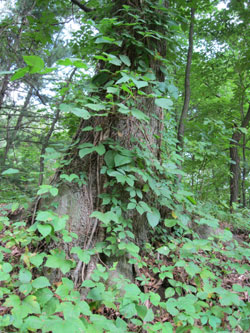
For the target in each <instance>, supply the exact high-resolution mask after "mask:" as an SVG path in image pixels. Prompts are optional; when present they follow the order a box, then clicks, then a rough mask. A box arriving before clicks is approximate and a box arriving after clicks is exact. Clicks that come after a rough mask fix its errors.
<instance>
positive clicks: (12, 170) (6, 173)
mask: <svg viewBox="0 0 250 333" xmlns="http://www.w3.org/2000/svg"><path fill="white" fill-rule="evenodd" d="M18 172H19V170H17V169H12V168H9V169H7V170H5V171H3V172H2V175H3V176H4V175H13V174H15V173H18Z"/></svg>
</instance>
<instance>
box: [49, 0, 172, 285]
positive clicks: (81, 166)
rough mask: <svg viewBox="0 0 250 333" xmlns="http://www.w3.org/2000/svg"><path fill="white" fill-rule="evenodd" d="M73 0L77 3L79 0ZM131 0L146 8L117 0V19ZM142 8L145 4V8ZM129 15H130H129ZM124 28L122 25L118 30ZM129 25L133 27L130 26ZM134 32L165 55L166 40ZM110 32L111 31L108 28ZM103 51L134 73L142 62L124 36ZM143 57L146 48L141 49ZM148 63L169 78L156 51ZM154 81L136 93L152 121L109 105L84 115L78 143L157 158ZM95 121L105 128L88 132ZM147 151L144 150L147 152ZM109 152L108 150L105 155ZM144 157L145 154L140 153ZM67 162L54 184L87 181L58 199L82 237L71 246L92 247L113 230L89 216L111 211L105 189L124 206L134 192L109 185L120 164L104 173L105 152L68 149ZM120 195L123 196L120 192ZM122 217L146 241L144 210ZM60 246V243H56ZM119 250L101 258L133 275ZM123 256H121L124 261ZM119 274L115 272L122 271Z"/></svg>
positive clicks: (83, 273)
mask: <svg viewBox="0 0 250 333" xmlns="http://www.w3.org/2000/svg"><path fill="white" fill-rule="evenodd" d="M74 3H76V2H75V1H74ZM126 4H128V5H129V6H130V7H132V10H134V9H135V10H137V9H140V8H141V3H140V1H133V2H131V1H124V2H122V3H121V2H119V1H116V2H114V4H113V9H112V13H116V15H117V16H118V19H121V20H122V19H123V17H122V16H121V15H123V14H124V11H123V7H124V5H126ZM141 10H143V9H141ZM130 20H133V19H131V16H130ZM116 29H117V34H119V33H120V34H121V35H122V33H123V31H124V30H123V29H124V28H123V27H121V28H119V27H117V28H116ZM119 29H120V30H119ZM127 29H129V28H127ZM130 33H131V34H134V36H133V37H134V38H135V39H136V40H137V41H140V43H141V44H142V43H143V44H144V46H145V47H147V48H151V50H153V51H154V52H155V51H157V50H158V52H159V53H160V54H161V55H162V56H163V57H164V55H165V52H166V45H165V42H164V40H163V41H162V40H161V41H158V42H157V44H156V42H155V40H153V39H150V38H144V37H141V36H140V35H137V32H136V31H135V30H133V28H131V29H130ZM106 34H107V32H106ZM104 51H105V52H106V53H109V54H123V55H126V57H128V58H129V59H130V61H131V66H130V69H131V72H132V71H133V70H135V68H136V61H138V59H137V57H138V55H137V54H136V48H135V46H134V45H133V44H131V43H130V41H127V40H123V44H122V47H121V48H120V47H118V46H116V45H112V46H110V45H108V46H106V45H104ZM138 54H139V56H141V53H140V52H139V51H138ZM147 57H148V59H149V64H148V67H149V68H150V70H151V72H154V73H155V75H156V78H157V80H158V81H163V80H164V74H163V72H162V71H161V68H162V67H161V66H162V63H161V62H160V61H156V60H155V58H154V56H152V55H150V56H148V55H147ZM97 67H98V68H100V73H102V72H103V71H104V70H105V71H107V72H110V73H111V76H110V77H112V79H113V78H116V77H117V75H118V77H117V79H118V78H119V76H120V70H122V69H123V68H122V67H121V68H119V66H113V65H110V64H106V63H103V62H100V63H99V64H98V65H97ZM152 89H153V86H150V85H149V86H148V87H146V88H144V93H145V96H146V97H145V96H143V94H141V95H140V94H137V95H136V96H135V97H136V98H133V103H134V104H135V105H134V106H133V107H134V108H135V109H136V110H140V112H142V113H143V114H144V115H145V116H146V117H148V119H150V120H149V123H148V124H147V125H146V123H145V122H144V126H143V125H142V122H140V121H139V120H138V119H137V118H136V117H134V116H133V115H131V114H130V115H123V114H121V113H119V112H118V111H117V110H116V109H114V110H110V111H109V112H108V114H107V115H105V116H103V117H102V116H100V113H99V116H95V117H91V118H90V119H89V120H82V121H81V122H80V124H79V128H78V131H77V133H76V134H75V136H74V137H73V144H75V146H76V144H77V145H78V147H79V145H82V144H86V143H88V144H90V145H93V146H95V147H97V146H98V145H100V144H102V145H104V146H105V148H106V153H108V152H110V154H112V152H115V153H118V152H119V149H121V147H122V149H124V150H126V151H127V153H128V154H129V152H131V153H132V152H134V151H135V150H136V149H137V148H138V149H139V147H140V148H141V147H144V149H145V147H147V149H148V150H149V151H150V152H151V154H152V157H154V158H156V159H157V157H158V156H159V150H160V146H159V144H160V141H159V131H160V130H162V119H163V116H162V115H163V110H162V108H161V107H158V106H156V104H155V101H154V99H153V98H152V97H148V95H149V94H150V93H151V92H152ZM106 94H107V93H106V89H104V88H103V87H102V86H100V87H99V88H98V93H97V96H98V97H99V99H100V100H101V101H102V100H105V98H106ZM117 98H120V101H121V103H123V104H126V102H127V100H129V98H130V97H129V96H127V97H126V96H125V93H124V92H123V91H122V90H121V95H120V97H117ZM89 126H91V127H92V128H100V129H101V130H100V131H93V130H92V131H88V132H87V131H83V129H84V128H86V127H89ZM142 154H143V153H142ZM105 156H106V155H105ZM141 158H143V156H141ZM65 164H66V166H64V167H63V168H62V169H60V170H58V172H57V173H56V175H55V178H54V180H53V184H59V183H60V175H61V174H62V173H64V174H70V173H76V174H78V175H82V178H83V179H84V182H83V183H82V184H76V183H75V184H68V183H67V184H64V185H61V186H59V196H58V198H57V199H56V201H57V212H58V213H59V215H63V214H67V215H68V216H69V217H70V218H69V221H68V229H69V230H70V231H72V232H74V233H76V234H77V235H78V239H77V240H74V241H73V242H72V243H71V246H80V247H81V248H84V249H88V248H93V246H94V244H95V243H96V242H97V241H103V240H104V239H106V237H107V236H108V233H110V234H111V235H112V233H113V232H114V231H113V230H112V229H111V230H110V231H107V230H106V229H103V228H102V227H101V226H100V222H99V220H98V219H97V218H93V217H90V215H91V213H92V212H93V211H99V212H102V213H104V212H105V211H106V210H109V209H110V208H109V207H110V205H106V206H104V205H102V202H101V196H103V195H104V196H105V195H106V194H110V195H111V197H112V200H118V201H119V202H120V204H121V206H122V205H124V207H125V205H126V206H127V204H128V202H129V201H128V200H129V195H128V194H127V193H128V192H127V190H126V188H127V185H126V184H125V183H124V184H118V185H119V186H116V187H115V186H114V185H112V186H111V185H108V184H109V182H111V184H112V179H114V178H112V176H111V173H112V172H113V171H114V172H116V171H115V169H116V167H115V166H114V167H113V168H114V170H110V172H107V173H106V174H103V168H105V167H106V165H105V164H106V161H105V158H103V156H100V155H98V154H96V153H95V152H93V153H91V154H88V155H86V156H84V158H79V148H74V149H71V150H70V151H69V152H68V153H67V157H66V163H65ZM133 177H135V180H134V182H135V186H137V187H138V189H139V188H141V186H143V185H142V183H143V180H142V179H141V177H140V176H139V175H138V174H137V173H134V174H133ZM118 195H119V196H118ZM143 195H144V198H143V199H141V200H143V201H145V202H149V200H150V197H149V195H148V194H147V193H144V194H143ZM121 218H122V219H125V220H129V221H130V222H129V223H132V221H133V223H132V228H133V233H134V235H135V241H136V243H137V244H138V245H141V244H142V243H144V242H146V241H147V237H148V232H149V230H150V228H149V226H148V222H147V220H146V218H145V214H144V215H140V214H139V213H137V211H136V210H135V209H134V210H129V211H128V210H127V209H124V210H123V211H122V217H121ZM57 246H58V244H57ZM60 247H62V248H64V249H65V250H66V251H67V253H68V256H69V257H72V255H71V254H70V249H68V250H67V248H65V244H63V242H62V243H61V244H60ZM119 252H121V251H118V252H117V254H114V255H112V256H111V257H109V258H107V257H105V258H102V261H105V264H106V265H112V263H113V262H115V261H117V262H118V265H117V268H116V270H117V272H118V273H121V274H123V275H125V276H126V277H127V278H129V279H133V269H132V265H130V264H128V260H129V258H128V257H126V256H125V257H124V254H123V258H121V257H119ZM121 259H122V260H121ZM96 260H98V256H97V257H95V258H93V260H92V261H91V262H90V263H89V264H88V267H85V264H83V263H82V262H81V261H79V262H78V264H77V267H76V269H75V272H74V273H73V275H72V277H73V278H74V280H75V284H77V283H78V282H79V279H80V280H81V279H83V278H88V277H89V276H90V274H91V272H92V270H93V269H94V266H95V263H96ZM118 273H114V274H118Z"/></svg>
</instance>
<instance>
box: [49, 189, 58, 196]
mask: <svg viewBox="0 0 250 333" xmlns="http://www.w3.org/2000/svg"><path fill="white" fill-rule="evenodd" d="M49 191H50V194H51V195H53V197H56V196H57V194H58V189H57V188H56V187H52V188H51V189H50V190H49Z"/></svg>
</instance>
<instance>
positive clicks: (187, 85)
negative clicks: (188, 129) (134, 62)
mask: <svg viewBox="0 0 250 333" xmlns="http://www.w3.org/2000/svg"><path fill="white" fill-rule="evenodd" d="M194 18H195V9H194V8H191V19H190V27H189V38H188V42H189V45H188V54H187V63H186V70H185V92H184V95H185V96H184V103H183V108H182V111H181V117H180V120H179V126H178V133H177V139H178V143H177V148H179V151H180V152H182V150H183V144H184V130H185V128H184V121H185V119H186V117H187V113H188V107H189V102H190V96H191V89H190V73H191V64H192V55H193V34H194Z"/></svg>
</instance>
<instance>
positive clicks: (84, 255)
mask: <svg viewBox="0 0 250 333" xmlns="http://www.w3.org/2000/svg"><path fill="white" fill-rule="evenodd" d="M70 253H75V254H77V256H78V258H79V260H81V261H82V262H84V263H85V264H88V263H89V261H90V254H89V252H88V251H87V250H83V249H81V248H80V247H78V246H77V247H72V249H71V251H70Z"/></svg>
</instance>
